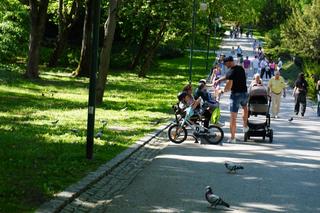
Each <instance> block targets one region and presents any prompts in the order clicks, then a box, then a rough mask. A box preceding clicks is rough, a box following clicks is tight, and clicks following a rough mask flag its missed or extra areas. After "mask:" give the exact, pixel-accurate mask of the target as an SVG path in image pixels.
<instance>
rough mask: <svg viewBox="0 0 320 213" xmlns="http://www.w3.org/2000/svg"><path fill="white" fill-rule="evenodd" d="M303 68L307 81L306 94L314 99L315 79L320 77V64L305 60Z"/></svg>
mask: <svg viewBox="0 0 320 213" xmlns="http://www.w3.org/2000/svg"><path fill="white" fill-rule="evenodd" d="M303 70H304V72H305V73H306V80H307V82H308V85H309V88H308V95H309V96H310V97H311V98H312V99H314V100H315V99H316V97H317V91H316V80H318V79H319V77H320V65H319V64H318V63H314V62H310V61H306V62H305V63H304V66H303Z"/></svg>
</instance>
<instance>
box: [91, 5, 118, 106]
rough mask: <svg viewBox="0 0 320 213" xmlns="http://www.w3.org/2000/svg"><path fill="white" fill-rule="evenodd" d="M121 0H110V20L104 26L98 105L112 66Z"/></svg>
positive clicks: (97, 94) (97, 90) (97, 88)
mask: <svg viewBox="0 0 320 213" xmlns="http://www.w3.org/2000/svg"><path fill="white" fill-rule="evenodd" d="M120 1H121V0H109V12H108V13H109V14H108V19H107V21H106V22H105V24H104V39H103V47H102V49H101V53H100V66H99V73H98V79H97V86H96V103H97V104H101V103H102V101H103V94H104V90H105V85H106V81H107V74H108V71H109V65H110V55H111V49H112V43H113V38H114V33H115V29H116V18H117V6H118V5H119V4H120Z"/></svg>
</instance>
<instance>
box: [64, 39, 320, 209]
mask: <svg viewBox="0 0 320 213" xmlns="http://www.w3.org/2000/svg"><path fill="white" fill-rule="evenodd" d="M251 42H252V41H251V40H249V39H246V38H243V39H235V40H231V39H226V40H225V41H224V42H223V44H222V50H223V51H229V48H230V49H231V46H234V47H236V46H237V45H238V44H240V45H241V46H242V47H243V49H244V50H247V51H252V50H251V49H252V48H251ZM247 54H250V52H247ZM227 55H229V54H227ZM287 94H288V95H289V94H290V92H289V93H287ZM293 105H294V104H293V98H292V97H291V96H288V97H287V98H285V99H283V100H282V105H281V112H280V114H279V116H280V118H279V119H273V120H272V121H271V128H272V129H273V130H274V143H273V144H269V143H263V142H262V141H261V138H255V139H254V140H251V141H249V142H246V143H244V142H239V143H237V144H229V143H224V145H223V146H217V145H200V144H195V143H194V141H193V140H192V139H191V138H190V140H187V141H186V142H184V143H182V144H178V145H177V144H173V143H171V142H168V139H167V138H166V135H165V134H161V135H159V136H158V137H157V138H156V141H157V142H154V143H155V144H154V145H152V143H151V144H150V147H149V148H148V147H146V149H145V150H144V151H143V150H142V153H140V154H139V153H138V152H137V156H133V158H131V159H129V161H128V162H127V163H126V164H124V165H123V166H122V167H121V166H120V167H119V169H118V170H117V171H114V173H113V174H112V176H108V175H107V176H106V177H105V178H103V179H102V180H101V181H100V182H98V183H97V184H95V185H92V186H91V187H90V188H89V189H88V190H87V191H86V192H85V193H83V194H82V195H80V196H79V197H78V198H77V199H76V200H74V201H73V202H72V203H70V204H69V205H67V206H66V207H65V208H64V209H63V210H62V211H61V212H130V213H131V212H220V211H233V212H320V202H319V197H320V183H319V180H320V133H319V130H320V119H319V118H318V117H316V112H314V110H313V109H311V108H310V107H308V108H307V112H306V114H305V117H304V118H300V117H295V118H294V120H293V121H292V122H291V123H289V122H288V121H287V119H288V118H289V117H291V116H292V114H293V113H292V112H293ZM221 108H222V120H224V121H226V126H225V127H224V131H225V135H226V138H228V137H229V136H230V134H229V129H228V119H229V112H228V94H225V95H224V96H223V97H222V99H221ZM241 122H242V121H241V117H240V116H239V118H238V134H237V138H238V139H240V141H241V140H242V139H243V134H242V130H241V129H242V128H241V127H242V125H241ZM150 150H151V151H150ZM152 150H156V151H152ZM148 153H150V154H148ZM151 153H152V154H151ZM136 160H137V161H136ZM225 161H232V162H236V163H240V164H242V165H243V166H244V167H245V169H244V170H241V171H240V172H238V173H237V174H229V173H227V171H226V169H225V168H224V165H223V163H224V162H225ZM114 177H117V178H114ZM207 185H210V186H211V187H212V188H213V190H214V193H216V194H218V195H220V196H222V197H223V198H224V199H225V200H226V201H227V202H229V203H230V205H231V208H230V209H226V208H222V207H221V208H217V209H212V208H208V206H209V205H208V203H207V202H206V201H205V197H204V193H205V186H207Z"/></svg>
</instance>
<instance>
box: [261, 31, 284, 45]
mask: <svg viewBox="0 0 320 213" xmlns="http://www.w3.org/2000/svg"><path fill="white" fill-rule="evenodd" d="M265 43H266V47H267V48H275V47H278V46H280V45H281V35H280V29H279V28H274V29H272V30H270V31H268V32H267V33H266V34H265Z"/></svg>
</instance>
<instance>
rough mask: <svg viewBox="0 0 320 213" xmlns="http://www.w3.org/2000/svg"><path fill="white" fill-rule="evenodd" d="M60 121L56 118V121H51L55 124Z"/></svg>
mask: <svg viewBox="0 0 320 213" xmlns="http://www.w3.org/2000/svg"><path fill="white" fill-rule="evenodd" d="M58 122H59V120H55V121H52V122H51V123H52V124H54V125H55V124H57V123H58Z"/></svg>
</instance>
